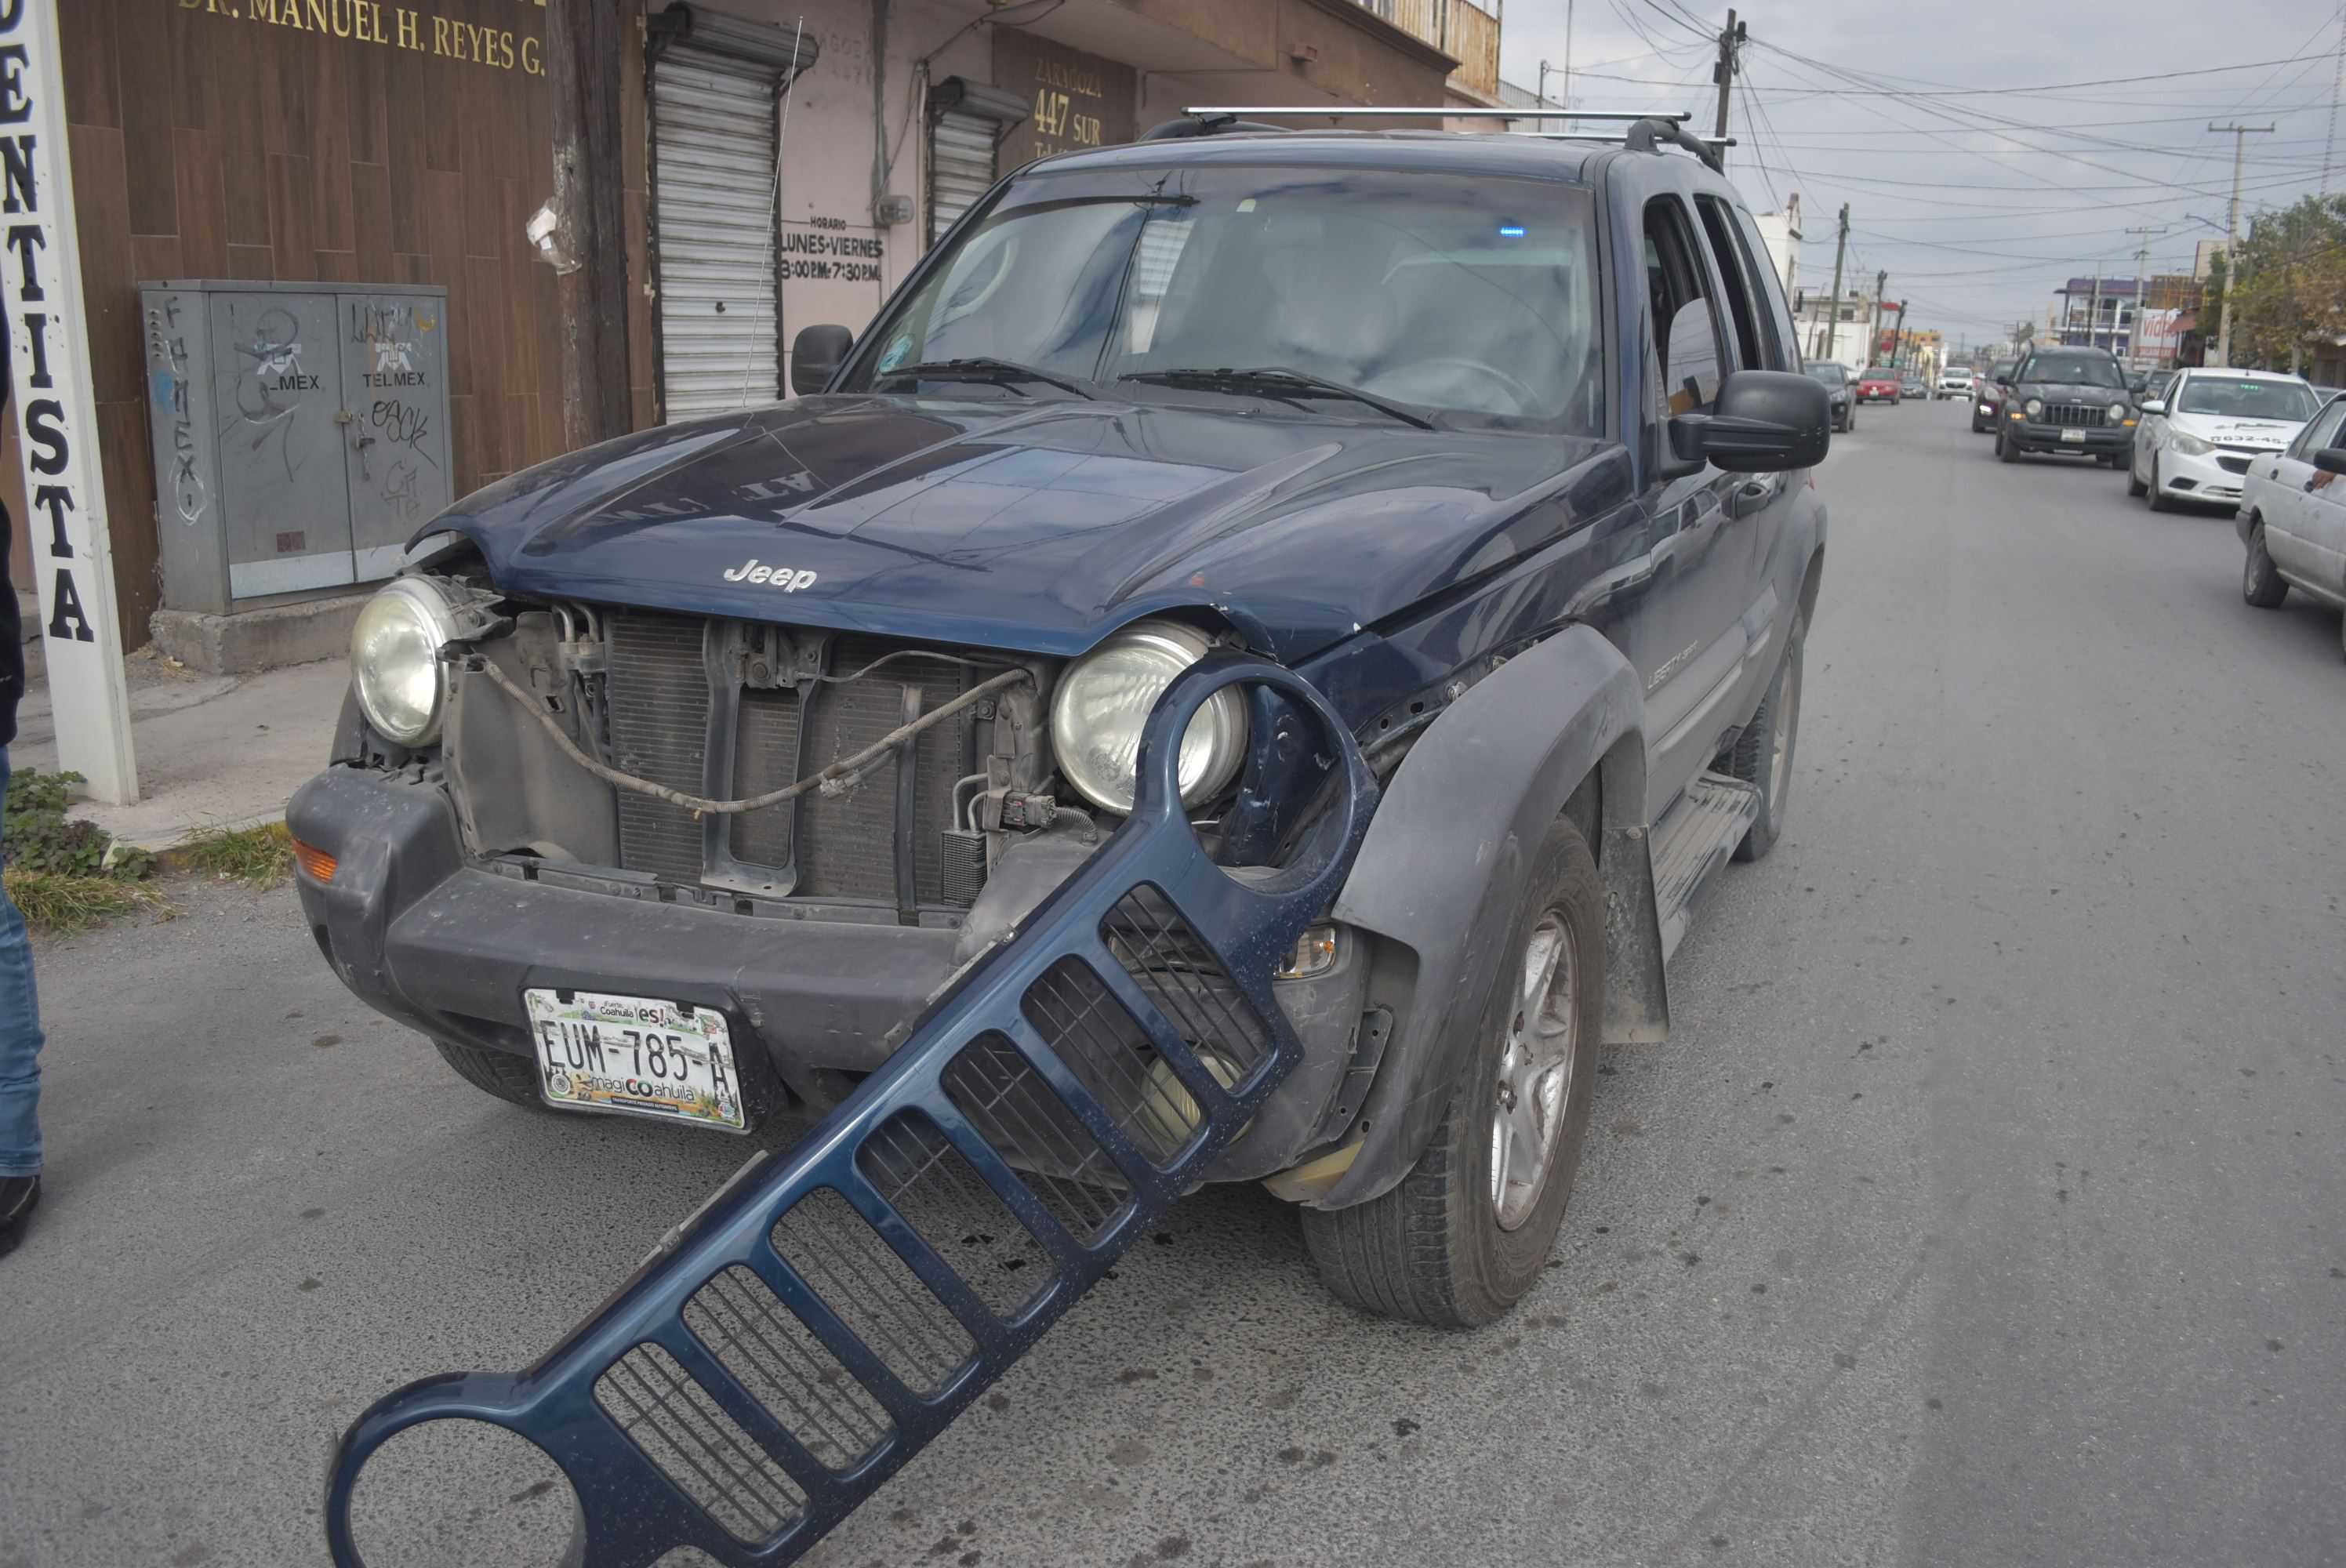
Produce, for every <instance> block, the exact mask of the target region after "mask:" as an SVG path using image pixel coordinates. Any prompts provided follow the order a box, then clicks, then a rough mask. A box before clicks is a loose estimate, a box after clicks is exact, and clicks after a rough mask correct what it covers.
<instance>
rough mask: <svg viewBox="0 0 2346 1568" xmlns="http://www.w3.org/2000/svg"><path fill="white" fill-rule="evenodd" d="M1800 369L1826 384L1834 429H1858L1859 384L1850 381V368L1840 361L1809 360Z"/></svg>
mask: <svg viewBox="0 0 2346 1568" xmlns="http://www.w3.org/2000/svg"><path fill="white" fill-rule="evenodd" d="M1800 368H1801V369H1802V370H1804V371H1806V372H1808V373H1809V374H1810V376H1811V378H1813V379H1814V380H1817V381H1821V382H1824V383H1825V392H1826V395H1827V402H1828V405H1829V406H1830V407H1831V410H1832V427H1833V428H1834V429H1835V430H1839V431H1850V430H1855V429H1856V428H1857V383H1856V382H1853V381H1851V379H1850V374H1849V367H1848V366H1847V365H1844V364H1842V363H1841V362H1840V361H1838V360H1808V361H1803V362H1802V364H1801V366H1800Z"/></svg>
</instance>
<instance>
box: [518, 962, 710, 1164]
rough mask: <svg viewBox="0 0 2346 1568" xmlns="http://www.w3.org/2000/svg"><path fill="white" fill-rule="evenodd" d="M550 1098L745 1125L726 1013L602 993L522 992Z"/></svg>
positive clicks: (543, 1091)
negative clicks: (726, 1023) (726, 1024)
mask: <svg viewBox="0 0 2346 1568" xmlns="http://www.w3.org/2000/svg"><path fill="white" fill-rule="evenodd" d="M522 1000H523V1003H524V1004H525V1006H526V1007H527V1008H528V1010H529V1027H530V1034H531V1036H532V1038H533V1039H534V1040H535V1042H536V1044H537V1069H538V1072H537V1087H538V1093H539V1095H541V1096H543V1097H544V1099H545V1101H546V1104H547V1105H556V1106H560V1107H561V1108H563V1109H565V1110H573V1111H616V1112H619V1113H622V1114H625V1115H637V1116H659V1117H662V1118H664V1119H666V1120H668V1121H671V1122H691V1123H695V1124H697V1125H701V1126H707V1127H723V1128H725V1129H726V1130H728V1131H729V1132H736V1133H739V1132H746V1131H748V1130H749V1125H748V1121H747V1118H746V1116H745V1115H744V1113H743V1109H742V1105H741V1077H740V1074H739V1073H738V1072H736V1071H735V1070H734V1065H733V1041H732V1036H731V1034H730V1033H729V1031H728V1030H727V1028H726V1026H725V1016H724V1014H722V1013H718V1012H716V1011H715V1010H714V1009H711V1008H707V1007H694V1006H692V1005H691V1004H690V1003H675V1002H663V1001H661V1000H659V999H658V998H657V997H650V996H612V995H608V994H606V993H602V992H596V991H550V990H531V991H525V992H523V993H522Z"/></svg>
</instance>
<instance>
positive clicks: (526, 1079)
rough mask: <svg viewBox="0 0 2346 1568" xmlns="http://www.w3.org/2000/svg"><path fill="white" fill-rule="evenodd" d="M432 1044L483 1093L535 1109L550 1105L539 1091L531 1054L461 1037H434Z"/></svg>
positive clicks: (443, 1058)
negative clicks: (486, 1047)
mask: <svg viewBox="0 0 2346 1568" xmlns="http://www.w3.org/2000/svg"><path fill="white" fill-rule="evenodd" d="M432 1044H433V1048H434V1049H435V1050H437V1051H438V1052H439V1053H440V1058H441V1060H442V1061H444V1062H445V1063H447V1064H448V1065H450V1066H451V1067H454V1069H455V1070H456V1076H458V1077H459V1078H462V1079H464V1082H466V1083H467V1084H471V1085H473V1087H474V1088H475V1089H478V1090H480V1091H481V1093H483V1094H484V1095H495V1096H496V1097H497V1098H498V1099H500V1100H503V1101H505V1103H506V1104H508V1105H526V1106H528V1107H529V1108H530V1109H531V1110H533V1111H543V1110H545V1109H546V1101H545V1099H544V1098H543V1097H542V1096H541V1095H539V1094H538V1092H537V1064H536V1062H535V1061H533V1060H532V1059H531V1058H529V1057H527V1056H523V1055H520V1054H516V1053H515V1052H511V1051H484V1050H483V1049H482V1048H481V1047H480V1046H478V1045H467V1044H464V1042H463V1041H460V1040H434V1041H433V1042H432Z"/></svg>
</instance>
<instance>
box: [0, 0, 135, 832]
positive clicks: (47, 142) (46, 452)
mask: <svg viewBox="0 0 2346 1568" xmlns="http://www.w3.org/2000/svg"><path fill="white" fill-rule="evenodd" d="M73 3H75V4H78V3H80V0H73ZM57 4H58V0H0V290H5V298H6V301H7V310H8V331H9V334H10V340H9V345H8V346H9V350H10V353H11V356H12V366H11V368H12V370H13V372H14V380H15V385H14V386H13V387H12V388H11V389H10V392H11V401H12V402H14V403H15V410H16V420H17V426H16V433H17V435H18V437H19V440H18V442H17V452H18V453H19V455H20V456H21V457H22V459H23V462H24V471H25V474H24V477H25V498H26V502H27V503H28V506H27V515H26V517H25V519H24V527H25V529H26V535H27V538H28V540H29V542H30V544H31V545H32V553H33V575H34V576H35V577H36V578H37V579H38V581H39V586H40V595H41V633H42V649H43V651H44V652H45V653H46V656H47V661H48V670H49V700H50V704H51V707H52V709H53V710H54V712H55V714H56V727H57V765H58V767H59V768H61V769H65V770H66V771H68V772H75V773H79V774H81V775H83V776H84V777H85V778H86V779H88V780H89V783H88V789H89V792H90V794H91V795H93V796H95V797H96V798H97V799H100V800H102V801H105V802H106V803H107V804H108V805H116V806H125V805H128V804H129V803H130V802H132V801H134V800H136V799H138V760H137V759H135V758H134V757H133V756H132V755H131V749H130V693H129V687H128V680H127V679H126V677H125V676H124V674H123V668H122V632H121V628H120V627H118V626H116V625H115V621H114V550H113V545H112V544H111V542H110V541H109V539H108V537H107V530H106V486H105V484H104V483H103V482H102V481H101V480H100V478H99V477H98V473H99V470H98V464H97V409H96V407H95V406H94V405H93V404H92V402H91V401H90V372H89V319H88V317H87V315H86V314H85V313H84V311H83V308H82V298H81V246H80V243H79V241H78V240H77V239H76V236H75V232H74V210H73V172H72V168H71V166H70V164H69V162H68V161H67V157H66V92H65V68H64V65H63V62H62V61H61V60H60V59H59V57H58V56H59V39H58V34H57V9H56V8H57Z"/></svg>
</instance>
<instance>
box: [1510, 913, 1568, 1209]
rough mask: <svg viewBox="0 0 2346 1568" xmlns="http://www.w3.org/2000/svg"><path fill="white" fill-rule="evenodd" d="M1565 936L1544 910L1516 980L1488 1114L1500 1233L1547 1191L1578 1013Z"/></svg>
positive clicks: (1560, 918)
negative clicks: (1489, 1117)
mask: <svg viewBox="0 0 2346 1568" xmlns="http://www.w3.org/2000/svg"><path fill="white" fill-rule="evenodd" d="M1576 991H1577V976H1576V974H1575V972H1574V969H1573V958H1572V931H1571V927H1570V926H1569V925H1568V924H1567V923H1566V920H1565V917H1564V915H1563V914H1562V913H1561V912H1560V911H1556V910H1550V911H1547V912H1546V913H1545V914H1543V915H1542V916H1541V917H1540V920H1539V923H1538V924H1537V925H1535V926H1534V927H1533V928H1532V934H1531V939H1530V940H1529V941H1528V942H1525V944H1524V952H1523V962H1522V964H1521V965H1520V966H1519V967H1518V969H1517V971H1516V972H1515V1005H1514V1006H1513V1007H1512V1008H1511V1009H1509V1011H1508V1014H1507V1020H1506V1023H1505V1025H1504V1030H1505V1033H1504V1036H1503V1038H1502V1040H1501V1042H1500V1053H1499V1074H1498V1082H1497V1084H1495V1086H1494V1089H1495V1093H1494V1105H1493V1107H1492V1113H1491V1207H1492V1208H1493V1209H1494V1211H1495V1213H1496V1216H1497V1218H1498V1222H1499V1228H1500V1229H1502V1230H1514V1229H1516V1228H1518V1227H1521V1226H1522V1225H1523V1223H1524V1222H1525V1220H1527V1219H1529V1218H1530V1217H1531V1215H1532V1211H1533V1210H1534V1209H1535V1208H1537V1207H1539V1201H1540V1196H1541V1195H1542V1194H1543V1193H1545V1191H1546V1190H1547V1183H1548V1178H1549V1176H1551V1175H1552V1174H1553V1173H1554V1168H1555V1165H1556V1141H1557V1139H1558V1137H1559V1136H1560V1135H1562V1133H1563V1130H1564V1115H1565V1107H1566V1105H1569V1104H1570V1103H1571V1100H1572V1067H1573V1054H1574V1049H1575V1047H1576V1045H1577V1044H1578V1039H1577V1036H1578V1033H1579V1018H1578V1013H1579V1010H1578V1008H1577V1007H1576V1006H1575V1005H1574V998H1575V996H1576Z"/></svg>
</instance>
